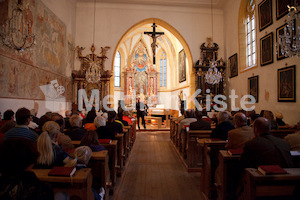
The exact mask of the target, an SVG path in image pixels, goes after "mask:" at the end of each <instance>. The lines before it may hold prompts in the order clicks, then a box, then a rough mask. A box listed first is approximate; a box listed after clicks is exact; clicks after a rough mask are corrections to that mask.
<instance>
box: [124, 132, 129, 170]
mask: <svg viewBox="0 0 300 200" xmlns="http://www.w3.org/2000/svg"><path fill="white" fill-rule="evenodd" d="M123 134H124V140H123V146H124V160H123V162H124V165H125V161H126V160H127V158H128V156H129V150H130V147H129V145H130V144H129V138H130V137H129V134H130V133H129V129H128V128H123Z"/></svg>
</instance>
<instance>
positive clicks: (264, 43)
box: [260, 32, 273, 66]
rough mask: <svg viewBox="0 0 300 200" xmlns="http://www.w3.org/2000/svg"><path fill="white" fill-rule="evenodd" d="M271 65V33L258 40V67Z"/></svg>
mask: <svg viewBox="0 0 300 200" xmlns="http://www.w3.org/2000/svg"><path fill="white" fill-rule="evenodd" d="M270 63H273V32H271V33H269V34H267V35H266V36H264V37H263V38H261V39H260V65H261V66H264V65H268V64H270Z"/></svg>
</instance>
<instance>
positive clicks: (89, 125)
mask: <svg viewBox="0 0 300 200" xmlns="http://www.w3.org/2000/svg"><path fill="white" fill-rule="evenodd" d="M96 117H97V114H96V110H95V107H93V108H92V110H90V111H89V112H88V114H87V116H86V118H84V119H83V120H82V125H83V127H84V129H85V130H87V131H89V130H92V131H95V130H96V129H97V128H96V127H95V124H94V120H95V118H96Z"/></svg>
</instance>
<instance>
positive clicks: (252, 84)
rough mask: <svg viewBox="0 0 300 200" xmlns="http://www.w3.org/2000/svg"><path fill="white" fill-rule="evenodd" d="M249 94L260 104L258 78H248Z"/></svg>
mask: <svg viewBox="0 0 300 200" xmlns="http://www.w3.org/2000/svg"><path fill="white" fill-rule="evenodd" d="M248 94H250V95H252V96H254V98H255V100H256V103H258V76H252V77H250V78H248Z"/></svg>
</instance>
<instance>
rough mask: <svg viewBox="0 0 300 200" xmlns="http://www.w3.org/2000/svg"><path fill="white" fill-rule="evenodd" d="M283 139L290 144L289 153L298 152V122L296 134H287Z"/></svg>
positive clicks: (299, 142) (299, 147)
mask: <svg viewBox="0 0 300 200" xmlns="http://www.w3.org/2000/svg"><path fill="white" fill-rule="evenodd" d="M284 139H285V140H286V141H287V142H288V143H289V144H290V147H291V151H300V121H299V122H298V123H297V132H296V133H292V134H288V135H287V136H285V137H284Z"/></svg>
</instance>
